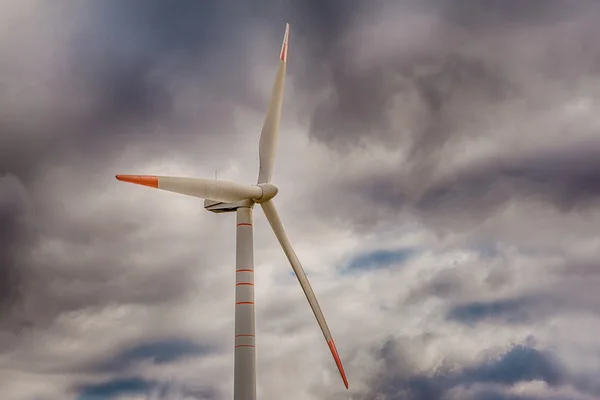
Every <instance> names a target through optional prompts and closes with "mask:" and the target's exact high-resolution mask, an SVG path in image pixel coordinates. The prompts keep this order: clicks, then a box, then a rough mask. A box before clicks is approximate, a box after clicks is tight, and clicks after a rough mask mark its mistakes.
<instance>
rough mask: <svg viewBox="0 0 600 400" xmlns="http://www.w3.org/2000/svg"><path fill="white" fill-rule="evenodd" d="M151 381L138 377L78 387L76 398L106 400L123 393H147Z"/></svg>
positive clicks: (80, 399)
mask: <svg viewBox="0 0 600 400" xmlns="http://www.w3.org/2000/svg"><path fill="white" fill-rule="evenodd" d="M152 387H153V383H152V382H149V381H146V380H143V379H140V378H126V379H116V380H112V381H108V382H104V383H99V384H95V385H87V386H84V387H82V388H81V389H80V394H79V396H78V397H77V400H106V399H111V398H113V397H115V396H119V395H124V394H148V393H149V392H150V390H151V389H152Z"/></svg>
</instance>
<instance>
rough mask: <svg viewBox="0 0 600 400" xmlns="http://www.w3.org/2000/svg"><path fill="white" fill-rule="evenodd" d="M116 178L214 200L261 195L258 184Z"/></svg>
mask: <svg viewBox="0 0 600 400" xmlns="http://www.w3.org/2000/svg"><path fill="white" fill-rule="evenodd" d="M116 178H117V179H118V180H120V181H123V182H129V183H135V184H138V185H144V186H149V187H153V188H156V189H162V190H167V191H169V192H175V193H180V194H185V195H188V196H193V197H199V198H201V199H209V200H215V201H223V202H230V201H238V200H243V199H259V198H261V197H262V189H261V188H260V187H258V186H253V185H244V184H240V183H235V182H228V181H219V180H216V179H202V178H179V177H174V176H148V175H117V176H116Z"/></svg>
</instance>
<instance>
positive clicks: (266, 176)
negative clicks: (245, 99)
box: [258, 24, 290, 183]
mask: <svg viewBox="0 0 600 400" xmlns="http://www.w3.org/2000/svg"><path fill="white" fill-rule="evenodd" d="M289 36H290V24H286V25H285V34H284V36H283V43H282V45H281V53H280V54H279V68H278V69H277V76H276V77H275V83H274V84H273V91H272V93H271V100H270V101H269V107H268V108H267V116H266V118H265V122H264V124H263V128H262V132H261V134H260V144H259V150H258V153H259V158H260V164H259V171H258V183H269V182H271V175H272V173H273V165H274V163H275V150H276V149H277V136H278V134H279V119H280V117H281V105H282V103H283V87H284V84H285V70H286V65H287V53H288V39H289Z"/></svg>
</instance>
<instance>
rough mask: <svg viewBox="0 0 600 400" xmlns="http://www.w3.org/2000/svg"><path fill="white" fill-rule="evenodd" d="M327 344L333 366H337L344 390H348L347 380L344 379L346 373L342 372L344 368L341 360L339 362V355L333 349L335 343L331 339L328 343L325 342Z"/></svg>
mask: <svg viewBox="0 0 600 400" xmlns="http://www.w3.org/2000/svg"><path fill="white" fill-rule="evenodd" d="M327 344H328V345H329V350H331V355H332V356H333V359H334V360H335V364H336V365H337V367H338V370H340V375H341V376H342V380H343V381H344V385H346V389H348V379H346V373H345V372H344V366H343V365H342V360H340V355H339V354H338V352H337V349H336V348H335V343H333V339H331V340H330V341H329V342H327Z"/></svg>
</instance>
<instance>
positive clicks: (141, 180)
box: [116, 175, 158, 189]
mask: <svg viewBox="0 0 600 400" xmlns="http://www.w3.org/2000/svg"><path fill="white" fill-rule="evenodd" d="M116 178H117V179H118V180H120V181H123V182H129V183H135V184H137V185H144V186H148V187H151V188H155V189H158V176H148V175H117V176H116Z"/></svg>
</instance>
